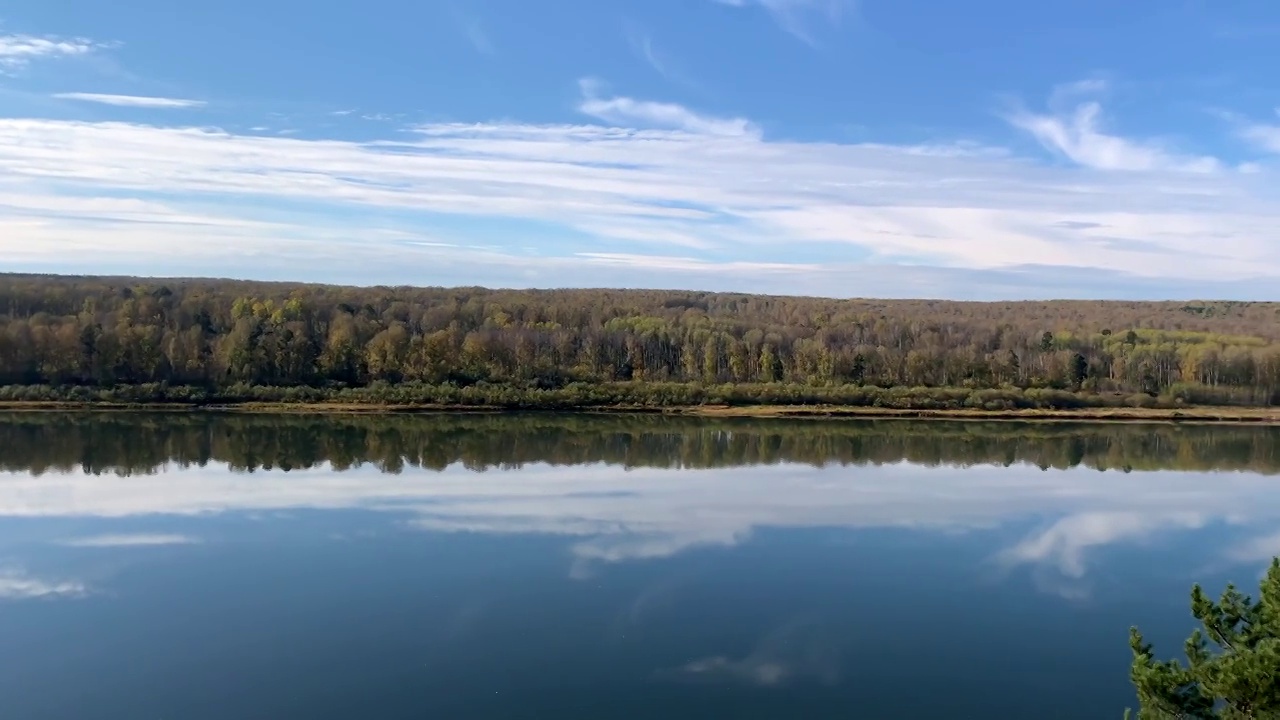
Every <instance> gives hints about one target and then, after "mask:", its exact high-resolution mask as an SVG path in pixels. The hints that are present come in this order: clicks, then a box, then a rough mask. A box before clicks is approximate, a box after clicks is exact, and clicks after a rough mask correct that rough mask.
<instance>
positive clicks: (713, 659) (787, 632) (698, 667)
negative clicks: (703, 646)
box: [657, 618, 841, 688]
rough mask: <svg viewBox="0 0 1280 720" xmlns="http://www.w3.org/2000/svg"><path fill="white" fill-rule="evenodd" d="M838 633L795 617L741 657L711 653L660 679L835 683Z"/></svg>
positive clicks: (766, 683) (661, 674)
mask: <svg viewBox="0 0 1280 720" xmlns="http://www.w3.org/2000/svg"><path fill="white" fill-rule="evenodd" d="M835 637H837V635H836V633H833V632H831V629H830V628H827V627H824V626H823V625H822V624H821V623H820V622H817V621H815V620H813V619H811V618H795V619H792V620H790V621H788V622H786V623H784V624H782V625H781V626H780V627H778V628H775V629H774V630H772V631H770V632H769V633H768V634H767V635H765V636H764V637H763V638H762V639H761V640H760V641H759V642H758V643H757V644H756V647H755V648H754V649H753V650H752V651H751V652H750V653H748V654H747V655H746V656H744V657H741V658H731V657H729V656H726V655H711V656H707V657H703V658H699V659H697V660H693V661H690V662H688V663H685V664H684V665H682V666H680V667H678V668H674V669H671V670H663V671H659V672H658V674H657V675H658V677H659V678H660V679H668V680H675V681H684V682H714V683H721V682H725V681H730V682H741V683H746V684H749V685H756V686H758V687H765V688H772V687H779V686H782V685H786V684H790V683H792V682H796V681H801V680H816V681H818V682H821V683H823V684H825V685H834V684H835V683H837V682H838V681H839V679H840V655H841V652H840V648H839V647H838V646H837V644H836V641H835V639H834V638H835Z"/></svg>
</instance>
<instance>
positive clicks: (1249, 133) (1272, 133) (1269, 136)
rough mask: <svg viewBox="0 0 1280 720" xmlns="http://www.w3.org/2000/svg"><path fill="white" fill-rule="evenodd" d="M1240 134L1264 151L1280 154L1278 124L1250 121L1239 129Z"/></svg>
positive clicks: (1279, 126) (1279, 129) (1279, 127)
mask: <svg viewBox="0 0 1280 720" xmlns="http://www.w3.org/2000/svg"><path fill="white" fill-rule="evenodd" d="M1240 136H1241V137H1243V138H1244V139H1245V140H1248V141H1249V142H1251V143H1253V144H1254V145H1255V146H1257V147H1258V148H1260V149H1262V150H1265V151H1266V152H1269V153H1276V154H1280V125H1268V124H1266V123H1250V124H1247V125H1245V126H1244V127H1242V128H1241V129H1240Z"/></svg>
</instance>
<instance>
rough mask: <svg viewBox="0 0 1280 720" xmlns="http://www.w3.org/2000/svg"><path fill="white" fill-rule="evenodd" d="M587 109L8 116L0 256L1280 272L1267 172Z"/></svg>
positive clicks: (1039, 288) (941, 278)
mask: <svg viewBox="0 0 1280 720" xmlns="http://www.w3.org/2000/svg"><path fill="white" fill-rule="evenodd" d="M579 105H580V107H579V109H580V110H581V111H582V112H583V113H584V114H585V115H587V116H590V117H592V118H595V119H596V120H597V121H598V122H596V123H592V124H582V125H531V124H523V123H519V122H506V123H489V124H451V123H434V124H427V125H420V126H416V127H413V128H410V129H409V130H410V131H409V132H405V131H404V130H405V129H404V128H399V127H397V128H394V129H389V130H388V131H387V133H386V134H385V135H384V137H385V139H382V140H376V141H370V142H353V141H349V140H341V139H333V138H317V139H310V138H302V137H268V136H263V135H262V134H256V133H244V134H241V133H237V132H231V131H225V130H217V129H211V128H199V127H186V126H165V125H153V124H142V123H122V122H73V121H66V120H49V119H33V118H26V119H0V164H3V166H4V167H5V168H6V170H7V172H6V173H5V174H4V176H3V177H0V255H2V256H3V257H5V258H6V260H7V261H9V262H10V263H11V265H10V267H15V268H26V269H44V270H53V269H57V270H63V271H68V270H75V271H81V272H84V271H93V272H104V271H106V269H111V270H112V271H115V272H138V271H142V270H145V271H147V272H150V273H157V272H161V273H173V274H190V273H192V272H197V273H201V274H209V273H217V274H230V275H240V276H243V275H246V274H249V275H252V276H257V277H279V278H282V279H285V278H289V279H326V280H333V279H336V280H342V281H346V282H387V281H394V282H405V281H408V280H410V279H413V280H414V281H416V282H431V283H440V282H469V283H470V282H477V283H484V284H499V285H529V284H533V285H549V284H556V285H563V284H566V283H567V284H575V283H579V284H580V283H582V282H584V278H590V281H591V282H600V283H612V284H619V285H655V284H656V285H662V286H672V285H697V286H700V287H705V286H708V285H710V286H712V287H714V288H718V289H739V290H741V289H747V288H752V289H756V290H761V289H767V290H769V291H773V292H805V293H822V294H837V295H848V294H864V295H865V294H889V295H895V296H901V295H904V294H906V295H915V296H919V295H928V296H932V297H938V296H961V297H1000V298H1003V297H1010V296H1014V297H1016V296H1023V297H1026V296H1029V295H1030V296H1034V297H1042V296H1045V295H1046V294H1052V295H1053V296H1064V295H1066V296H1075V297H1078V296H1081V295H1104V296H1111V297H1115V296H1121V297H1134V296H1139V295H1142V294H1152V293H1158V294H1160V295H1165V296H1177V297H1181V296H1189V295H1193V294H1194V295H1208V294H1215V295H1216V294H1230V295H1231V297H1237V296H1242V295H1244V294H1245V293H1250V294H1254V295H1265V294H1266V293H1267V292H1269V290H1268V289H1267V288H1269V287H1273V284H1272V283H1273V281H1274V280H1275V279H1277V278H1280V230H1278V229H1277V228H1280V189H1278V188H1277V187H1276V186H1275V184H1274V183H1269V182H1267V175H1266V173H1254V174H1248V173H1239V172H1229V173H1228V172H1217V173H1203V172H1202V173H1195V172H1185V168H1184V165H1185V163H1182V162H1170V161H1168V155H1157V156H1155V157H1156V160H1152V159H1150V157H1148V159H1147V160H1145V161H1143V162H1141V163H1135V162H1133V161H1132V160H1131V159H1130V158H1129V157H1128V155H1127V153H1126V152H1118V153H1110V154H1109V153H1107V152H1102V151H1098V150H1094V149H1090V150H1081V149H1079V147H1078V146H1081V142H1079V141H1078V138H1077V137H1076V136H1074V135H1071V136H1069V137H1068V138H1067V140H1064V144H1065V145H1066V146H1068V147H1069V148H1070V149H1072V151H1073V152H1074V153H1076V154H1077V156H1079V157H1082V158H1085V159H1087V160H1089V161H1088V162H1081V163H1078V164H1077V165H1076V166H1072V167H1065V166H1061V165H1054V164H1046V163H1044V162H1042V161H1040V160H1039V159H1037V158H1029V157H1025V156H1020V155H1019V154H1018V153H1016V152H1013V151H1011V150H1010V149H1008V148H1002V147H992V146H989V145H981V144H974V143H960V142H956V143H932V144H928V145H893V144H885V143H867V142H858V143H849V142H845V143H839V142H801V141H794V140H780V139H772V138H768V137H767V136H766V135H765V134H764V133H762V132H761V130H760V129H759V128H758V127H756V126H755V125H754V123H752V122H751V121H750V120H748V119H745V118H733V117H723V116H715V115H707V114H704V113H700V112H697V111H695V110H692V109H690V108H688V107H685V106H682V105H679V104H675V103H666V102H654V101H649V100H641V99H636V98H631V97H627V96H618V95H613V94H610V93H608V92H605V91H604V89H603V88H602V87H601V86H600V85H599V84H597V83H592V82H585V83H584V84H583V95H582V97H581V100H580V102H579ZM370 117H376V116H370ZM381 119H387V120H390V119H393V118H390V117H389V116H384V117H383V118H381ZM1090 142H1092V141H1090ZM1139 145H1141V144H1140V143H1139ZM1083 147H1086V148H1092V147H1093V146H1092V145H1090V144H1089V143H1088V142H1085V143H1083ZM1124 147H1128V145H1123V146H1122V148H1124ZM1115 167H1130V168H1133V167H1143V168H1146V169H1145V170H1142V171H1137V170H1134V171H1131V172H1116V171H1114V170H1113V169H1112V168H1115ZM495 223H506V225H504V226H503V228H502V230H501V231H497V232H495V231H494V230H493V228H494V227H495ZM522 223H524V224H522ZM533 237H537V238H539V239H537V240H532V239H531V238H533ZM529 246H532V247H534V248H535V250H534V251H533V252H532V253H530V252H528V251H526V250H525V248H526V247H529ZM663 246H665V247H663ZM177 248H180V249H181V250H182V252H174V250H175V249H177ZM352 258H358V260H353V259H352ZM334 259H340V261H339V262H338V264H334ZM75 263H82V265H76V264H75ZM184 263H185V264H184ZM337 267H341V272H340V273H339V272H338V271H336V270H335V269H334V268H337ZM1115 268H1124V270H1123V271H1119V270H1116V269H1115ZM326 273H329V274H326Z"/></svg>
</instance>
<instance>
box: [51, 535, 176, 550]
mask: <svg viewBox="0 0 1280 720" xmlns="http://www.w3.org/2000/svg"><path fill="white" fill-rule="evenodd" d="M199 542H200V540H199V539H197V538H193V537H190V536H188V535H174V534H160V533H156V534H145V533H135V534H126V535H94V536H92V537H81V538H72V539H70V540H65V541H63V542H62V543H61V544H62V545H66V546H67V547H81V548H117V547H148V546H155V545H194V544H196V543H199Z"/></svg>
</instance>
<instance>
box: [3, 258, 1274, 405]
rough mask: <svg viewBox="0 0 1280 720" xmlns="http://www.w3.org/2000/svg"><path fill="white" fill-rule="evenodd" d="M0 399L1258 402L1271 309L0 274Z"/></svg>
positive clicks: (1266, 390)
mask: <svg viewBox="0 0 1280 720" xmlns="http://www.w3.org/2000/svg"><path fill="white" fill-rule="evenodd" d="M0 400H5V401H58V400H60V401H73V402H95V401H115V402H183V403H212V402H224V403H234V402H242V401H275V402H319V401H324V402H358V403H397V404H415V403H417V404H446V405H468V406H496V407H529V408H535V407H551V408H564V409H571V408H575V407H590V406H608V405H624V406H627V405H635V406H677V405H698V404H792V405H806V404H832V405H866V406H878V407H894V408H917V407H918V408H972V409H985V410H1010V409H1019V408H1076V407H1103V406H1106V407H1112V406H1114V407H1125V406H1130V407H1135V406H1136V407H1154V406H1162V407H1174V406H1178V405H1219V406H1226V405H1241V406H1244V405H1248V406H1270V405H1280V303H1267V302H1210V301H1197V302H1137V301H1133V302H1130V301H1035V302H992V303H981V302H955V301H941V300H835V299H824V298H805V297H780V296H766V295H751V294H734V293H705V292H683V291H657V290H605V289H585V290H492V289H484V288H413V287H343V286H329V285H314V284H298V283H268V282H249V281H233V280H215V279H143V278H125V277H67V276H50V275H16V274H4V275H0Z"/></svg>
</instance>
